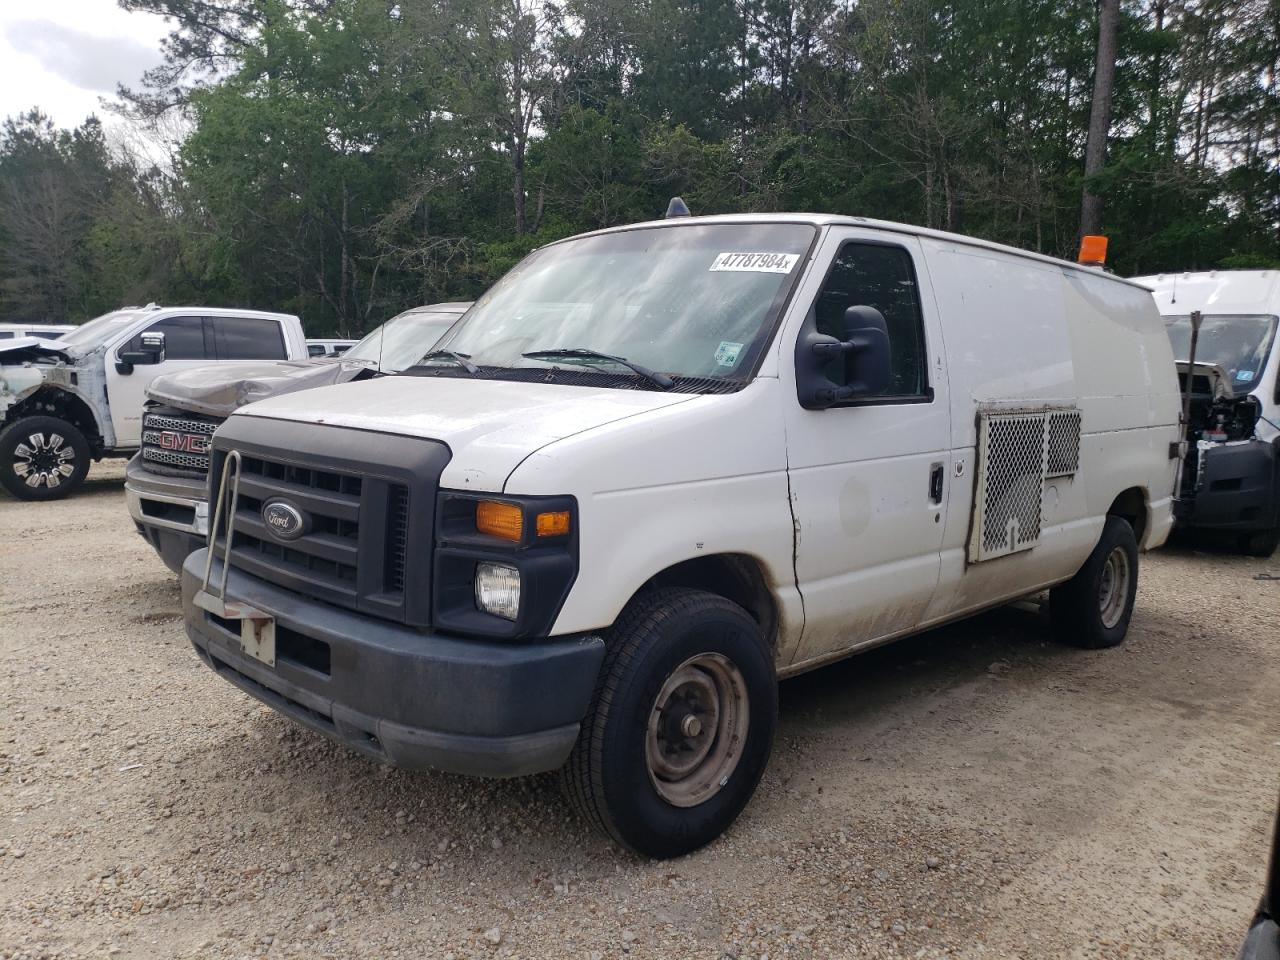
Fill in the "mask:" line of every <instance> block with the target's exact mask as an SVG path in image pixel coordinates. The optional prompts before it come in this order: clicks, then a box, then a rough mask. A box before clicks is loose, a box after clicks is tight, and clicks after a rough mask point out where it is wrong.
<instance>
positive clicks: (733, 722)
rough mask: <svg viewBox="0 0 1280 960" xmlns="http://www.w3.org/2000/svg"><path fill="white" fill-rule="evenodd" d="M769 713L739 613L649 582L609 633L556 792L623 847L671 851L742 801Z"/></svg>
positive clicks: (747, 621)
mask: <svg viewBox="0 0 1280 960" xmlns="http://www.w3.org/2000/svg"><path fill="white" fill-rule="evenodd" d="M777 718H778V684H777V678H776V676H775V675H774V669H773V657H772V654H771V652H770V650H769V645H768V643H767V642H766V641H765V639H764V637H763V635H762V634H761V632H760V627H759V625H758V624H756V622H755V621H754V620H753V619H752V618H751V617H750V615H748V614H747V612H746V611H745V610H743V609H742V608H741V607H739V606H738V605H737V604H734V603H731V602H730V601H728V600H726V599H724V598H723V597H720V596H717V595H715V594H712V593H706V592H704V591H701V590H689V589H684V588H671V589H662V590H655V591H652V592H650V593H647V594H644V595H642V596H641V597H639V598H638V599H636V600H635V601H633V603H632V604H631V605H630V606H629V607H628V608H627V610H626V611H624V612H623V614H622V616H621V617H620V618H619V620H618V623H617V624H616V625H615V626H614V628H613V630H612V631H610V635H609V638H608V647H607V652H606V654H605V660H604V664H603V666H602V667H601V671H600V678H599V680H598V682H597V684H596V690H595V694H594V695H593V696H592V700H591V706H590V707H589V709H588V711H587V716H586V717H585V719H584V720H583V723H582V731H581V733H580V734H579V736H578V742H577V744H576V745H575V746H574V748H573V753H572V754H571V755H570V757H569V761H568V763H567V764H566V765H565V767H564V769H563V771H562V772H561V776H562V781H563V783H564V787H565V791H566V793H567V794H568V795H569V798H570V800H571V801H572V803H573V804H574V806H575V807H577V808H578V810H579V812H580V813H582V815H583V816H584V817H585V818H586V819H587V820H589V821H590V822H592V823H593V824H594V825H595V826H596V827H597V828H598V829H600V830H601V831H603V832H604V833H606V834H607V835H608V836H610V837H612V838H613V839H614V840H616V841H617V842H618V843H620V844H622V845H623V846H625V847H628V848H630V849H631V850H634V851H635V852H636V853H639V854H642V855H644V856H649V857H658V858H666V857H676V856H680V855H681V854H684V853H688V852H690V851H692V850H696V849H698V848H699V847H701V846H703V845H705V844H707V843H710V842H711V841H712V840H714V839H715V838H716V837H718V836H719V835H720V834H721V833H723V832H724V831H725V830H726V829H727V828H728V827H729V825H730V824H731V823H733V821H734V820H735V819H736V818H737V816H738V814H739V813H741V812H742V809H743V807H745V806H746V805H747V802H748V801H749V800H750V799H751V795H752V794H753V793H754V792H755V789H756V784H757V783H759V781H760V776H761V774H762V773H763V772H764V768H765V765H766V764H767V763H768V760H769V754H770V752H771V750H772V748H773V735H774V729H775V727H776V725H777Z"/></svg>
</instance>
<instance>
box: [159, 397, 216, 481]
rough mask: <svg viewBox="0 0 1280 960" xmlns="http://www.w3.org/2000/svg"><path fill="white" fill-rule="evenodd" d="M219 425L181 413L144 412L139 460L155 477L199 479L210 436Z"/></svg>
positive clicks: (205, 466) (211, 419)
mask: <svg viewBox="0 0 1280 960" xmlns="http://www.w3.org/2000/svg"><path fill="white" fill-rule="evenodd" d="M221 423H222V421H221V420H220V419H216V418H214V417H203V416H200V415H199V414H189V413H186V412H185V411H173V412H172V413H170V412H168V411H163V412H150V411H148V412H147V413H145V414H144V415H143V417H142V459H143V460H144V461H146V463H147V465H148V468H149V469H152V470H155V471H156V472H157V473H162V474H173V475H176V476H182V477H199V478H203V477H204V476H205V475H206V474H207V473H208V472H209V448H210V446H211V445H212V443H213V432H214V431H215V430H217V429H218V426H219V425H220V424H221Z"/></svg>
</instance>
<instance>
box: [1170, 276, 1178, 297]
mask: <svg viewBox="0 0 1280 960" xmlns="http://www.w3.org/2000/svg"><path fill="white" fill-rule="evenodd" d="M1169 302H1170V303H1177V302H1178V275H1177V274H1176V273H1175V274H1174V275H1173V298H1172V299H1171V300H1170V301H1169Z"/></svg>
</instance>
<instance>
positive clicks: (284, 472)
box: [235, 456, 408, 606]
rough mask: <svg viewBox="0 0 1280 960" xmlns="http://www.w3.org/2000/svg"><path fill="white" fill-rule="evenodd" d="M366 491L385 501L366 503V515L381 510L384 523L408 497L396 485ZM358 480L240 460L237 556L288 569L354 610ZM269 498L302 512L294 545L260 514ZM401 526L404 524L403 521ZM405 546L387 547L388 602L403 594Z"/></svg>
mask: <svg viewBox="0 0 1280 960" xmlns="http://www.w3.org/2000/svg"><path fill="white" fill-rule="evenodd" d="M369 487H370V490H369V492H370V493H371V494H372V495H373V496H375V497H377V498H378V499H380V500H383V501H384V502H383V503H382V504H378V503H372V504H370V509H369V511H368V512H369V513H374V512H379V513H380V512H383V511H384V510H385V512H386V514H387V517H388V524H390V518H391V516H392V515H393V514H394V513H399V514H401V515H403V514H404V513H405V506H404V504H405V503H406V501H407V498H408V492H407V491H406V490H405V488H404V487H403V486H402V485H400V484H370V485H369ZM364 493H365V482H364V480H363V478H361V477H359V476H355V475H353V474H349V473H340V472H337V471H334V470H324V469H320V468H318V467H309V466H300V465H297V464H290V463H279V462H275V461H272V460H266V459H262V458H259V457H247V456H246V457H243V458H242V459H241V462H240V496H239V499H238V501H237V505H236V541H235V556H236V557H237V558H239V559H243V560H245V561H246V562H245V563H244V564H243V565H244V566H246V567H248V568H250V569H253V568H254V567H258V572H259V573H261V572H262V569H263V567H264V565H265V566H267V567H269V568H270V569H271V570H272V571H277V572H278V571H281V570H284V571H287V572H288V574H289V575H290V576H291V577H293V578H295V579H297V580H299V581H302V582H306V583H310V584H311V585H312V586H313V587H314V588H315V589H316V591H317V593H318V595H322V596H326V598H327V599H330V600H334V601H336V602H339V603H345V604H346V605H351V606H354V605H357V601H358V598H359V590H360V584H359V579H358V576H357V572H358V567H359V560H360V523H361V520H360V518H361V514H362V513H364V512H365V511H364V510H363V509H362V507H363V497H364ZM273 500H282V501H284V502H287V503H289V504H291V505H292V506H294V507H296V508H298V509H300V510H301V511H303V513H304V515H305V516H306V518H307V521H308V528H307V531H306V533H304V534H303V535H302V536H300V537H298V538H297V539H296V540H281V539H280V538H279V537H277V536H276V535H275V534H274V533H272V531H270V530H269V529H268V528H267V524H266V522H265V521H264V520H263V515H262V511H263V508H264V507H266V505H267V504H268V503H270V502H271V501H273ZM393 504H396V505H397V507H396V508H395V509H393V507H392V505H393ZM404 522H407V518H405V520H404ZM405 546H406V541H405V538H404V536H401V537H400V539H399V546H398V549H395V550H393V549H392V548H391V545H390V543H389V542H388V546H387V555H386V562H385V563H384V564H383V568H384V575H383V577H382V578H381V579H382V589H380V590H379V591H378V592H379V593H381V594H383V595H384V596H386V598H387V599H392V598H393V597H394V596H398V595H400V594H402V593H403V592H404V553H405Z"/></svg>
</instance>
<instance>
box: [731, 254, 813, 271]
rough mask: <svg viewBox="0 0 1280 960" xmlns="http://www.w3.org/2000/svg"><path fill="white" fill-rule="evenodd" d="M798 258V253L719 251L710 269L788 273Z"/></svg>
mask: <svg viewBox="0 0 1280 960" xmlns="http://www.w3.org/2000/svg"><path fill="white" fill-rule="evenodd" d="M799 259H800V254H798V253H720V254H717V255H716V258H715V260H713V261H712V262H711V271H712V272H716V271H721V270H733V271H739V272H745V273H790V272H791V268H792V267H794V266H795V265H796V261H797V260H799Z"/></svg>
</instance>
